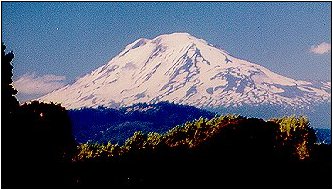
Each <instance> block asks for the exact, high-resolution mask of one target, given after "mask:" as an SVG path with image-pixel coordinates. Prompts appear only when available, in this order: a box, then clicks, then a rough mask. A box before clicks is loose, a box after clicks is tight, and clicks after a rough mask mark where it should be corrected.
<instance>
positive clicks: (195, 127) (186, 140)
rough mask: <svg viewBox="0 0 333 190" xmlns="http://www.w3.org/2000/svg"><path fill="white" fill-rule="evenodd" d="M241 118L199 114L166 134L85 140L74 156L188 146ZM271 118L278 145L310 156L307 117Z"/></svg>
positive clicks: (299, 154) (87, 156)
mask: <svg viewBox="0 0 333 190" xmlns="http://www.w3.org/2000/svg"><path fill="white" fill-rule="evenodd" d="M241 119H245V118H242V117H240V116H238V115H223V116H215V117H214V118H212V119H210V120H208V119H205V118H199V119H198V120H195V121H192V122H186V123H185V124H184V125H182V126H176V127H174V128H172V129H170V130H169V131H168V132H166V133H165V134H159V133H155V132H150V133H148V134H144V133H143V132H141V131H138V132H135V133H134V135H133V136H132V137H130V138H128V139H127V140H126V142H125V144H124V145H123V146H119V145H113V144H111V143H110V142H109V143H108V144H106V145H103V144H91V143H85V144H81V145H80V146H79V147H78V150H79V153H78V154H77V156H76V158H75V160H84V159H91V158H98V157H103V158H104V157H115V156H120V155H122V154H124V153H127V152H130V151H137V150H142V149H151V150H153V149H156V148H157V147H159V146H161V145H163V146H165V147H169V148H176V147H184V148H189V149H191V148H194V147H196V146H198V145H200V144H201V143H203V142H205V141H207V140H209V139H210V138H212V137H214V135H216V134H218V133H219V132H221V129H223V128H224V127H226V126H228V125H230V124H236V125H237V122H239V121H240V120H241ZM271 121H273V122H275V123H277V124H279V126H280V128H279V131H277V133H276V135H277V136H276V137H275V139H282V143H281V145H278V146H280V147H282V148H284V147H288V148H289V147H293V148H292V149H293V150H292V154H294V155H295V156H296V157H298V158H299V159H306V158H308V157H309V152H310V149H309V147H310V146H309V145H310V144H311V143H312V141H311V139H310V137H311V135H310V134H311V133H310V132H311V128H310V127H309V121H308V119H307V118H306V117H299V118H297V117H295V116H291V117H283V118H278V119H272V120H271ZM309 139H310V140H309Z"/></svg>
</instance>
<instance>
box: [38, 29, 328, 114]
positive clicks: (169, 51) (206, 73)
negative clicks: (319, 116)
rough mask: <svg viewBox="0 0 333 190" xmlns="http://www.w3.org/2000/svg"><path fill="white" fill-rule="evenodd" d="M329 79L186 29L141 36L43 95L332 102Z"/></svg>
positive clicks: (113, 102)
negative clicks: (297, 75)
mask: <svg viewBox="0 0 333 190" xmlns="http://www.w3.org/2000/svg"><path fill="white" fill-rule="evenodd" d="M330 89H331V83H330V82H326V83H324V82H317V83H311V82H307V81H301V80H294V79H291V78H287V77H284V76H281V75H279V74H276V73H274V72H272V71H270V70H268V69H266V68H265V67H262V66H260V65H257V64H254V63H250V62H248V61H245V60H241V59H238V58H235V57H233V56H231V55H229V54H228V53H227V52H226V51H224V50H221V49H219V48H216V47H214V46H213V45H211V44H209V43H207V42H206V41H205V40H202V39H198V38H195V37H193V36H191V35H190V34H187V33H173V34H167V35H161V36H158V37H156V38H154V39H151V40H150V39H144V38H141V39H138V40H136V41H135V42H133V43H131V44H129V45H128V46H126V48H125V49H124V50H123V51H122V52H121V53H120V54H119V55H117V56H116V57H114V58H113V59H112V60H111V61H110V62H108V63H107V64H105V65H103V66H101V67H99V68H98V69H96V70H94V71H93V72H91V73H90V74H87V75H85V76H83V77H82V78H80V79H78V80H77V81H76V82H74V83H73V84H70V85H67V86H65V87H63V88H61V89H58V90H56V91H53V92H52V93H50V94H47V95H45V96H43V97H41V98H40V99H39V100H42V101H46V102H49V101H52V102H58V103H61V104H62V105H63V106H65V107H66V108H80V107H98V106H105V107H120V106H129V105H132V104H135V103H139V102H146V103H156V102H160V101H169V102H174V103H179V104H187V105H192V106H197V107H217V106H240V105H244V104H249V105H264V104H265V105H266V104H271V105H285V106H296V107H304V106H308V105H310V104H313V103H320V102H325V101H330V96H331V94H330Z"/></svg>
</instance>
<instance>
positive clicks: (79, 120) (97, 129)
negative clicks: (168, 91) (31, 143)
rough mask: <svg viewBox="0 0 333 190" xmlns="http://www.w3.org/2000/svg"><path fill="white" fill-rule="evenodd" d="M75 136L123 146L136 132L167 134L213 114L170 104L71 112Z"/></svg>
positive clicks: (79, 140) (85, 139)
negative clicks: (175, 128)
mask: <svg viewBox="0 0 333 190" xmlns="http://www.w3.org/2000/svg"><path fill="white" fill-rule="evenodd" d="M69 116H70V118H71V121H72V125H73V135H74V137H75V139H76V141H77V142H78V143H85V142H87V141H91V142H99V143H107V142H108V141H111V142H112V143H119V144H122V143H124V142H125V140H126V139H127V138H129V137H130V136H132V135H133V134H134V132H136V131H142V132H144V133H148V132H158V133H164V132H166V131H168V130H169V129H170V128H172V127H174V126H176V125H181V124H184V123H185V122H187V121H192V120H195V119H199V118H200V117H204V118H208V119H210V118H212V117H214V116H215V114H214V113H212V112H209V111H205V110H201V109H198V108H195V107H192V106H185V105H177V104H172V103H167V102H160V103H157V104H145V103H143V104H142V103H139V104H135V105H133V106H130V107H125V108H121V109H120V110H116V109H112V108H103V107H99V108H97V109H93V108H83V109H80V110H70V111H69Z"/></svg>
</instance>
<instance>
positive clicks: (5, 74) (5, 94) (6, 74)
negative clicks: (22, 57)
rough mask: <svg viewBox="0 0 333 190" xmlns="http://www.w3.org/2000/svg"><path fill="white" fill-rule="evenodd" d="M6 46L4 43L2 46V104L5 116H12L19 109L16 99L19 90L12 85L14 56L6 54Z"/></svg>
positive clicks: (11, 53)
mask: <svg viewBox="0 0 333 190" xmlns="http://www.w3.org/2000/svg"><path fill="white" fill-rule="evenodd" d="M5 50H6V46H5V44H4V43H2V46H1V51H2V52H1V91H2V92H1V104H2V111H3V113H4V114H11V113H13V111H14V110H15V109H17V107H18V106H19V103H18V101H17V99H16V97H15V94H16V93H17V90H15V89H14V87H13V85H12V83H13V80H12V77H13V66H12V64H11V62H12V60H13V58H14V54H13V52H9V53H7V54H6V52H5Z"/></svg>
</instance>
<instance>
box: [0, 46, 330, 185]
mask: <svg viewBox="0 0 333 190" xmlns="http://www.w3.org/2000/svg"><path fill="white" fill-rule="evenodd" d="M5 49H6V47H5V46H4V44H2V57H1V72H2V73H1V74H2V75H1V90H2V92H1V102H2V105H1V111H2V112H1V114H2V121H1V126H2V127H1V132H2V133H1V141H2V143H1V146H2V147H1V153H2V157H1V162H2V163H1V166H2V167H1V172H2V175H1V187H2V188H331V187H332V151H331V145H328V144H322V143H316V135H315V131H314V129H312V128H311V127H310V125H309V120H308V119H307V118H306V117H294V116H291V117H280V118H273V119H269V120H263V119H259V118H246V117H242V116H238V115H216V116H213V115H211V114H209V113H206V115H205V113H203V112H202V113H201V112H200V110H196V112H193V113H191V112H190V111H188V112H182V113H181V114H183V116H182V118H185V119H186V121H185V120H182V119H181V118H174V117H176V116H175V115H174V116H172V114H174V112H175V111H176V110H169V111H167V112H164V111H165V110H168V109H167V108H168V105H164V104H163V103H162V104H161V105H160V106H161V107H163V109H160V111H156V110H158V109H146V110H145V112H147V111H148V112H151V113H150V114H144V115H142V113H141V112H140V111H136V110H135V109H136V107H138V108H140V106H134V107H132V110H128V109H126V110H125V111H124V110H123V113H124V115H125V116H126V117H127V116H128V117H129V118H134V119H133V121H137V120H138V118H142V120H141V121H145V122H146V121H150V122H151V123H153V124H156V123H158V122H160V124H163V125H162V126H164V127H162V128H161V129H163V130H161V131H159V132H152V131H149V130H150V129H149V130H147V131H136V132H134V134H133V135H131V136H130V137H129V138H127V140H126V141H125V142H124V143H123V144H117V143H118V142H120V141H118V140H114V142H112V139H110V140H109V142H107V141H108V140H107V139H103V141H96V142H91V141H88V142H87V143H78V142H76V141H75V138H76V137H74V136H75V135H73V129H72V127H73V123H72V119H71V117H72V116H73V115H72V116H70V115H71V114H73V113H74V112H72V113H71V112H70V111H68V110H66V109H65V108H63V107H62V106H61V105H59V104H54V103H49V104H47V103H42V102H37V101H33V102H30V103H25V104H23V105H19V104H18V101H17V100H16V98H15V94H16V93H17V91H16V90H15V89H14V88H13V86H12V85H11V83H12V79H11V77H12V68H13V67H12V65H11V61H12V59H13V58H14V54H13V53H11V52H10V53H5ZM143 107H149V106H147V105H146V106H143ZM133 109H134V110H133ZM179 109H182V108H181V107H179ZM149 110H150V111H149ZM163 110H164V111H163ZM81 111H83V112H84V111H87V110H81ZM104 111H106V112H105V113H107V112H109V111H110V110H104ZM178 111H179V110H178ZM88 112H89V110H88ZM111 112H112V111H111ZM108 114H111V115H112V117H108V118H109V120H110V121H111V122H112V121H113V120H114V121H115V123H117V122H116V121H119V118H121V117H124V115H122V114H119V115H118V117H119V118H117V116H116V115H117V113H116V112H114V113H107V114H106V115H108ZM126 114H127V115H126ZM131 114H132V116H130V115H131ZM136 114H137V115H136ZM156 114H158V115H159V114H160V121H158V120H152V119H153V118H157V117H156ZM200 114H202V115H200ZM186 115H188V117H186ZM199 115H200V116H201V117H199V118H197V117H198V116H199ZM149 116H154V117H151V118H149ZM96 117H97V116H96ZM143 117H148V118H143ZM163 118H164V119H165V121H163ZM195 118H196V119H195ZM88 120H89V118H87V120H86V121H85V122H84V123H88V125H87V126H85V127H86V128H87V127H89V121H88ZM170 120H171V121H177V122H180V123H182V124H179V125H178V124H177V125H176V126H171V125H173V124H174V123H172V122H171V123H168V122H170ZM101 122H105V120H101ZM108 123H109V122H108ZM108 123H101V124H100V125H99V126H103V125H108ZM164 124H167V125H164ZM74 125H75V124H74ZM166 126H167V127H166ZM152 127H154V126H152ZM108 128H109V127H108V126H106V129H108ZM167 128H168V129H167ZM135 129H137V128H135ZM166 129H167V130H166ZM130 132H133V131H129V132H128V133H130ZM80 135H82V133H80ZM126 135H127V134H126ZM105 137H107V136H105ZM80 138H82V137H80ZM83 140H85V139H83Z"/></svg>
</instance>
